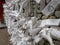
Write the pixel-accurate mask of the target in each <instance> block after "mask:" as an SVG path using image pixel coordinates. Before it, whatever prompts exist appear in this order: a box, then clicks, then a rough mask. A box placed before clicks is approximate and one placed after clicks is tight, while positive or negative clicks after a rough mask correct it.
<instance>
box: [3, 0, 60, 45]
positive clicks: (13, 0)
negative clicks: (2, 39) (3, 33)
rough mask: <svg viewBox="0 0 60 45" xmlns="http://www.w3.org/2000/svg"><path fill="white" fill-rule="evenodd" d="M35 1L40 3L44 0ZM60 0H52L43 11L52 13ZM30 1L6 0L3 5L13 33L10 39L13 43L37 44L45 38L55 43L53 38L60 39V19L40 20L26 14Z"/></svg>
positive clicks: (6, 19)
mask: <svg viewBox="0 0 60 45" xmlns="http://www.w3.org/2000/svg"><path fill="white" fill-rule="evenodd" d="M35 1H36V3H40V1H42V0H38V1H37V0H35ZM55 1H56V3H54V2H55ZM59 1H60V0H52V1H51V2H50V3H49V4H48V5H47V6H46V7H45V8H44V9H43V10H42V11H41V12H42V13H43V14H44V15H50V14H51V13H53V12H54V10H55V8H56V6H57V5H58V4H59V3H60V2H59ZM29 2H30V0H10V1H8V0H6V4H4V6H3V8H4V19H5V22H6V26H7V29H8V32H9V34H10V35H11V39H10V41H11V42H12V44H13V45H36V44H37V43H38V42H39V41H40V40H42V39H43V38H44V39H46V40H47V41H48V42H49V43H50V45H54V43H53V40H52V38H54V39H57V40H60V28H58V26H59V25H60V19H45V20H38V18H37V17H35V16H33V17H29V16H26V12H25V13H23V10H24V8H27V7H28V4H29ZM26 10H27V9H26Z"/></svg>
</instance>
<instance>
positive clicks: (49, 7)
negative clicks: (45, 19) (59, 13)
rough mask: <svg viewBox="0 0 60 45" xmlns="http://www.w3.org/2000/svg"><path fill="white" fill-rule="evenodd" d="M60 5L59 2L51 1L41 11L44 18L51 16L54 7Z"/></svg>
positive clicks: (57, 0) (59, 0) (56, 0)
mask: <svg viewBox="0 0 60 45" xmlns="http://www.w3.org/2000/svg"><path fill="white" fill-rule="evenodd" d="M59 4H60V0H52V1H51V2H50V3H49V4H48V5H47V6H46V7H45V8H44V9H43V10H42V13H43V14H44V15H46V16H48V15H50V14H52V13H53V12H54V10H55V9H56V7H57V6H58V5H59Z"/></svg>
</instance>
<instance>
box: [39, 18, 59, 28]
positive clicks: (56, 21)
mask: <svg viewBox="0 0 60 45" xmlns="http://www.w3.org/2000/svg"><path fill="white" fill-rule="evenodd" d="M58 25H60V19H46V20H42V22H41V24H40V27H45V26H58Z"/></svg>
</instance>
